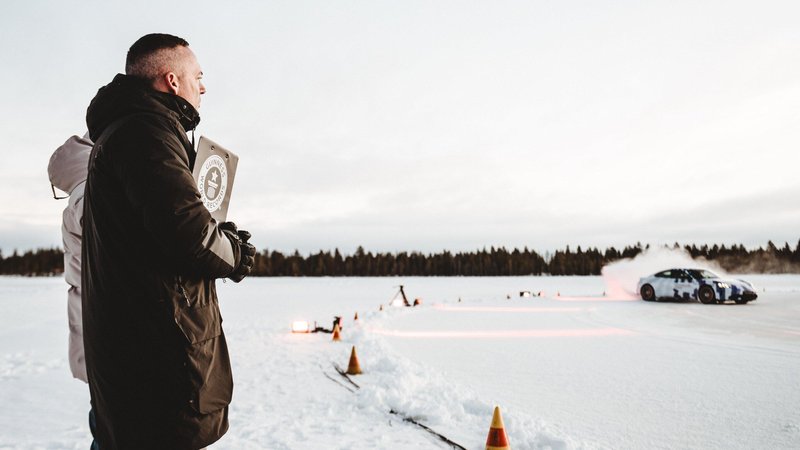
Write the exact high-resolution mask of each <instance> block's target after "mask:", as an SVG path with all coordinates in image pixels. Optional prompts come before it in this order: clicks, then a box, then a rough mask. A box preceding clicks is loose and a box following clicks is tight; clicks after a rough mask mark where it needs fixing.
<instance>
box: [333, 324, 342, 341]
mask: <svg viewBox="0 0 800 450" xmlns="http://www.w3.org/2000/svg"><path fill="white" fill-rule="evenodd" d="M333 340H334V341H341V340H342V332H341V330H339V324H338V323H337V324H336V325H334V326H333Z"/></svg>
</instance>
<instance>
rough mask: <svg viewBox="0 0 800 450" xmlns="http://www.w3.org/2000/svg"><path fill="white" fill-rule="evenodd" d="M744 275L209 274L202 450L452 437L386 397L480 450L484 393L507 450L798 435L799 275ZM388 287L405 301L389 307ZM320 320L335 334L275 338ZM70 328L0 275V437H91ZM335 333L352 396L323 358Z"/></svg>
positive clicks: (67, 444) (39, 442)
mask: <svg viewBox="0 0 800 450" xmlns="http://www.w3.org/2000/svg"><path fill="white" fill-rule="evenodd" d="M621 272H624V270H622V271H619V270H618V271H616V272H615V271H614V270H611V271H610V272H609V273H611V274H614V273H621ZM647 274H649V273H641V274H640V276H641V275H647ZM606 275H608V274H606ZM607 278H608V277H607ZM743 278H745V279H747V280H749V281H752V282H754V283H755V284H756V286H757V288H758V291H759V298H758V300H757V301H755V302H752V303H750V304H747V305H734V304H730V305H703V304H699V303H671V302H659V303H650V302H643V301H640V300H636V299H634V298H633V297H632V296H630V295H625V294H624V293H622V294H620V293H619V292H617V291H618V289H617V288H618V287H619V286H620V280H618V279H616V280H608V279H606V280H604V279H603V278H602V277H508V278H250V279H246V280H245V281H244V282H243V283H241V284H234V283H231V282H228V283H224V284H223V283H219V284H218V287H219V294H220V300H221V309H222V313H223V317H224V319H225V322H224V324H223V327H224V329H225V332H226V335H227V337H228V344H229V347H230V352H231V358H232V362H233V369H234V379H235V392H234V399H233V403H232V405H231V412H230V420H231V429H230V431H229V432H228V434H227V435H225V436H224V437H223V438H222V439H221V440H220V441H219V442H218V443H217V444H215V445H213V446H212V449H214V450H217V449H237V450H238V449H319V448H327V449H375V448H386V449H415V448H450V447H448V446H447V445H446V444H445V443H444V442H442V441H440V440H439V439H438V438H436V437H435V436H433V435H431V434H429V433H427V432H425V431H424V430H422V429H421V428H419V427H417V426H415V425H413V424H411V423H408V422H405V421H403V419H402V417H401V416H398V415H395V414H391V413H390V410H393V411H396V412H399V413H401V414H402V415H404V416H405V417H411V418H413V419H415V420H417V421H418V422H420V423H422V424H424V425H426V426H427V427H429V428H431V429H432V430H435V431H436V432H438V433H440V434H442V435H444V436H446V437H448V438H449V439H451V440H453V441H454V442H456V443H458V444H460V445H462V446H464V447H466V448H469V449H482V448H483V447H484V445H485V441H486V435H487V433H488V430H489V425H490V423H491V418H492V410H493V407H494V405H499V406H500V408H501V410H502V413H503V418H504V421H505V425H506V431H507V433H508V437H509V441H510V444H511V446H512V448H514V449H532V448H557V449H560V448H565V449H568V448H614V449H618V448H646V449H654V448H698V449H731V448H770V449H775V448H787V449H788V448H800V406H798V405H800V376H799V375H798V374H800V276H797V275H773V276H765V275H758V276H743ZM607 281H609V282H608V283H607ZM635 281H636V280H635V279H634V280H633V282H634V283H635ZM630 282H631V281H630V280H625V281H624V283H623V284H625V285H626V286H627V285H628V284H630ZM399 284H403V285H405V291H406V292H407V294H408V296H409V297H410V300H412V301H413V299H414V298H420V299H421V300H422V306H420V307H416V308H403V307H400V308H396V307H388V306H386V305H387V303H388V301H389V300H390V299H391V298H392V297H393V296H394V294H395V292H396V290H397V288H396V286H397V285H399ZM634 289H635V288H634ZM522 291H530V292H531V293H532V296H525V297H521V296H520V292H522ZM606 291H607V292H606ZM612 291H613V292H612ZM540 292H541V294H542V296H537V294H539V293H540ZM604 292H605V293H606V294H607V295H603V293H604ZM381 304H383V305H384V311H382V312H380V311H378V308H379V305H381ZM356 312H358V315H359V320H358V322H354V320H353V316H354V314H355V313H356ZM334 315H338V316H342V317H343V324H344V330H343V333H342V337H343V339H342V341H341V342H331V335H329V334H323V333H317V334H292V333H290V327H291V324H292V322H293V321H295V320H309V321H312V322H313V321H315V320H316V321H317V322H318V324H319V325H321V326H325V327H330V323H331V321H332V319H333V316H334ZM67 333H68V331H67V319H66V285H65V284H64V281H63V280H62V279H60V278H38V279H36V278H33V279H32V278H14V277H4V278H0V398H2V403H3V405H4V407H3V408H2V411H0V449H73V448H74V449H86V448H88V444H89V442H90V437H89V429H88V424H87V420H86V416H87V413H88V409H89V395H88V390H87V388H86V386H85V385H84V384H82V383H81V382H80V381H77V380H74V379H72V378H71V376H70V373H69V368H68V364H67V360H66V354H67ZM352 346H355V347H356V348H357V352H358V356H359V360H360V364H361V368H362V369H363V371H364V374H363V375H359V376H355V377H353V380H354V381H355V382H356V383H357V384H358V385H360V387H361V388H360V389H358V390H356V389H355V388H354V387H353V386H352V385H349V384H348V383H347V381H346V380H345V379H344V378H342V377H341V376H339V375H338V374H337V373H336V372H335V370H334V368H333V364H334V363H335V364H337V365H340V366H344V367H346V366H347V363H348V358H349V355H350V351H351V348H352Z"/></svg>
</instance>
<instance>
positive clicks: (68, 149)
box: [47, 133, 97, 450]
mask: <svg viewBox="0 0 800 450" xmlns="http://www.w3.org/2000/svg"><path fill="white" fill-rule="evenodd" d="M92 145H93V144H92V141H90V140H89V136H88V133H87V134H86V135H85V136H83V137H80V136H72V137H70V138H69V139H67V140H66V142H64V144H62V145H61V146H60V147H58V148H57V149H56V151H55V152H53V156H51V157H50V162H49V163H48V165H47V173H48V175H49V176H50V184H51V185H52V187H53V197H55V198H56V199H57V200H60V199H63V198H65V197H59V196H58V195H56V192H55V188H58V189H59V190H61V191H62V192H65V193H66V194H67V197H66V198H68V199H69V201H68V203H67V206H66V208H64V213H63V214H62V219H63V221H62V223H61V235H62V238H63V241H64V279H65V280H66V282H67V284H69V290H67V320H68V323H69V368H70V370H71V371H72V376H73V377H75V378H77V379H79V380H81V381H83V382H84V383H88V379H87V378H86V362H85V361H84V356H83V354H84V353H83V319H82V318H81V229H82V228H83V227H82V225H81V224H82V223H83V188H84V184H85V182H86V166H87V165H88V163H89V154H90V153H91V152H92ZM94 422H95V421H94V411H92V410H90V411H89V427H90V429H91V431H92V435H94V432H95V426H94ZM91 450H97V445H96V442H93V443H92V446H91Z"/></svg>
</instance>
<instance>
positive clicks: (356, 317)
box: [353, 311, 358, 320]
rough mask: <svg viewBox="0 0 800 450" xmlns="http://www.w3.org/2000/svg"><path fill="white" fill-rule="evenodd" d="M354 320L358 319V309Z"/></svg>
mask: <svg viewBox="0 0 800 450" xmlns="http://www.w3.org/2000/svg"><path fill="white" fill-rule="evenodd" d="M353 320H358V311H356V316H355V317H353Z"/></svg>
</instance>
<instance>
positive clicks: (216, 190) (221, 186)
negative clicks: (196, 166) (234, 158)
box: [197, 155, 228, 212]
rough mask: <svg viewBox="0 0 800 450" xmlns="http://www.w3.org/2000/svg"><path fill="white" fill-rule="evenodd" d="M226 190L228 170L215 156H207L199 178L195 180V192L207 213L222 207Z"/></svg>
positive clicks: (223, 162)
mask: <svg viewBox="0 0 800 450" xmlns="http://www.w3.org/2000/svg"><path fill="white" fill-rule="evenodd" d="M227 189H228V168H227V167H225V161H223V159H222V158H221V157H219V156H217V155H211V156H209V157H208V159H206V160H205V161H204V162H203V165H202V166H201V167H200V176H199V177H198V178H197V190H198V191H200V198H201V199H202V200H203V204H204V205H205V206H206V208H207V209H208V211H209V212H214V211H216V210H218V209H219V207H220V206H222V200H223V199H224V198H225V191H226V190H227Z"/></svg>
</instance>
